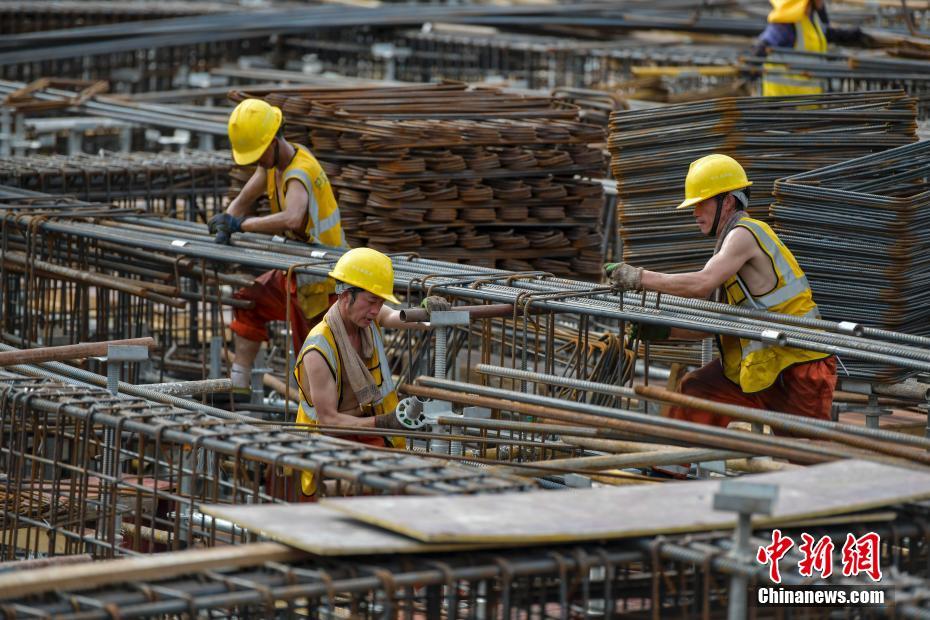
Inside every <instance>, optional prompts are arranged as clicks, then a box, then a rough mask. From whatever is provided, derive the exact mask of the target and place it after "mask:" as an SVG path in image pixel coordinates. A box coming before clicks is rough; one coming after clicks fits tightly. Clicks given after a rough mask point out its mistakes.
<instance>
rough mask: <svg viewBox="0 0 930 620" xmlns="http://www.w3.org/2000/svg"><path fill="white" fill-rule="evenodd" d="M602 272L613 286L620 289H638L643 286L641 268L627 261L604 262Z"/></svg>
mask: <svg viewBox="0 0 930 620" xmlns="http://www.w3.org/2000/svg"><path fill="white" fill-rule="evenodd" d="M604 273H606V274H607V277H608V278H610V283H611V285H612V286H613V287H614V288H617V289H620V290H622V291H638V290H640V289H641V288H643V268H642V267H634V266H633V265H629V264H627V263H605V264H604Z"/></svg>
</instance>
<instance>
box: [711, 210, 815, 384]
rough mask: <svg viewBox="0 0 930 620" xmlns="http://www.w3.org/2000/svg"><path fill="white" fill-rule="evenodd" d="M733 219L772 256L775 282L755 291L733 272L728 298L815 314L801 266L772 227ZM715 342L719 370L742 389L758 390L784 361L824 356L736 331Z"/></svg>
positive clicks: (773, 309) (770, 381) (743, 303)
mask: <svg viewBox="0 0 930 620" xmlns="http://www.w3.org/2000/svg"><path fill="white" fill-rule="evenodd" d="M736 225H737V226H738V227H742V228H745V229H746V230H748V231H749V232H750V233H751V234H752V236H753V237H754V238H755V240H756V242H757V243H758V244H759V247H760V248H761V249H762V251H763V252H764V253H765V255H766V256H768V257H769V258H770V259H771V261H772V267H773V268H774V271H775V277H776V284H775V288H774V289H773V290H772V291H769V292H768V293H766V294H764V295H759V296H754V295H752V293H750V292H749V287H748V286H746V283H745V282H744V281H743V279H742V278H741V277H740V276H739V275H738V274H736V275H734V276H732V277H730V278H729V279H727V281H726V282H724V287H723V288H724V293H725V295H726V298H727V303H729V304H730V305H734V306H746V307H750V308H754V309H757V310H763V311H766V312H777V313H780V314H790V315H793V316H800V317H808V318H820V312H819V311H818V310H817V304H815V303H814V300H813V297H812V295H811V290H810V285H809V284H808V282H807V278H806V277H805V275H804V272H803V271H801V267H800V266H799V265H798V263H797V261H796V260H795V258H794V256H793V255H792V254H791V252H790V251H789V250H788V248H786V247H785V246H784V244H782V243H781V241H780V240H779V239H778V237H777V236H776V235H775V233H774V232H773V231H772V229H771V228H769V226H768V225H767V224H765V223H764V222H760V221H759V220H754V219H751V218H748V217H744V218H742V219H741V220H740V221H739V222H738V223H737V224H736ZM717 342H718V344H719V346H720V357H721V363H722V364H723V371H724V374H725V375H726V377H727V378H728V379H729V380H730V381H732V382H733V383H736V384H738V385H739V386H740V388H741V389H742V390H743V392H745V393H753V392H759V391H761V390H764V389H766V388H768V387H770V386H771V385H772V384H773V383H775V380H776V379H777V378H778V375H779V374H780V373H781V371H782V370H784V369H785V368H788V367H789V366H793V365H794V364H799V363H804V362H810V361H814V360H818V359H823V358H826V357H829V354H826V353H820V352H817V351H806V350H803V349H795V348H792V347H780V346H777V345H772V344H769V343H765V342H760V341H757V340H747V339H743V338H738V337H736V336H720V337H719V338H718V340H717Z"/></svg>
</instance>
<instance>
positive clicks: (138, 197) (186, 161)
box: [0, 151, 233, 219]
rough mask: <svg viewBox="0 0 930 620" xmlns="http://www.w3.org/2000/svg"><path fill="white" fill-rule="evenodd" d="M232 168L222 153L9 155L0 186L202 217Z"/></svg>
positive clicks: (0, 168) (218, 198) (1, 165)
mask: <svg viewBox="0 0 930 620" xmlns="http://www.w3.org/2000/svg"><path fill="white" fill-rule="evenodd" d="M232 165H233V164H232V158H231V157H230V155H229V153H228V152H227V151H222V152H220V151H216V152H208V151H188V152H186V153H109V152H107V153H99V154H97V155H87V154H83V153H82V154H77V155H68V156H65V155H51V156H49V155H33V156H29V157H15V156H14V157H8V158H5V159H3V160H2V161H0V184H2V185H5V186H8V187H19V188H22V189H25V190H30V191H35V192H42V193H45V194H56V195H57V194H67V195H69V196H74V197H75V198H77V199H79V200H84V201H89V202H103V203H107V204H114V205H118V206H124V207H133V206H136V205H144V206H145V208H146V210H147V211H151V212H155V213H163V214H166V215H170V214H175V213H178V212H180V213H184V214H186V216H187V217H188V219H194V217H193V216H194V215H195V214H196V212H197V211H199V212H200V214H201V219H204V217H203V216H204V215H207V214H212V213H213V212H214V211H216V210H217V208H219V206H220V203H221V202H222V199H223V198H224V197H225V195H226V193H227V192H228V191H229V169H230V168H231V167H232ZM207 216H208V215H207ZM182 217H183V216H182Z"/></svg>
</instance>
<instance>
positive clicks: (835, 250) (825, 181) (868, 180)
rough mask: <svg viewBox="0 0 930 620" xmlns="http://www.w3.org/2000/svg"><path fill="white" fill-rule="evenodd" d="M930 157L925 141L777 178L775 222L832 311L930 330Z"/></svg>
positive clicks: (928, 332) (913, 330) (827, 313)
mask: <svg viewBox="0 0 930 620" xmlns="http://www.w3.org/2000/svg"><path fill="white" fill-rule="evenodd" d="M928 155H930V145H928V143H927V142H917V143H915V144H911V145H907V146H902V147H899V148H896V149H892V150H889V151H885V152H883V153H878V154H875V155H869V156H866V157H861V158H858V159H853V160H850V161H847V162H843V163H840V164H835V165H833V166H828V167H825V168H821V169H818V170H813V171H811V172H807V173H803V174H797V175H794V176H791V177H788V178H786V179H780V180H779V181H777V182H776V184H775V202H774V203H772V206H771V211H770V217H771V219H772V222H773V226H774V227H775V229H776V230H777V231H778V234H779V236H780V238H781V239H782V240H783V241H784V242H785V243H786V244H787V245H788V246H789V247H791V249H792V252H793V253H794V255H795V257H796V258H797V259H798V261H799V263H800V264H801V266H802V267H803V269H804V271H805V273H806V274H807V276H808V278H809V279H810V282H811V286H812V287H813V289H814V290H815V291H816V296H817V302H818V305H819V306H820V308H821V312H822V313H823V315H824V316H825V317H827V318H836V317H838V316H841V315H842V316H844V317H845V318H846V319H848V320H853V321H856V322H859V323H862V324H866V325H871V326H874V327H880V328H884V329H890V330H895V331H905V332H908V333H912V334H919V335H924V336H926V335H930V294H928V284H930V279H928V274H930V235H928V233H927V227H928V224H930V198H928V196H930V194H928V191H927V190H928V187H930V182H928V175H927V172H928V166H927V157H928ZM854 364H855V365H857V366H858V363H854ZM884 372H886V373H892V372H893V371H892V370H891V369H884Z"/></svg>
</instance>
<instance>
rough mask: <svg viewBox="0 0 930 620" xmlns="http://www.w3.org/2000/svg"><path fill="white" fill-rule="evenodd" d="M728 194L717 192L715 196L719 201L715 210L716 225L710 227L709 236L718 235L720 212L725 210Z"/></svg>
mask: <svg viewBox="0 0 930 620" xmlns="http://www.w3.org/2000/svg"><path fill="white" fill-rule="evenodd" d="M726 197H727V194H717V196H715V198H716V202H717V209H716V211H714V225H713V226H711V227H710V232H708V233H707V236H708V237H716V236H717V225H718V224H720V212H721V211H723V201H724V200H725V199H726Z"/></svg>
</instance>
